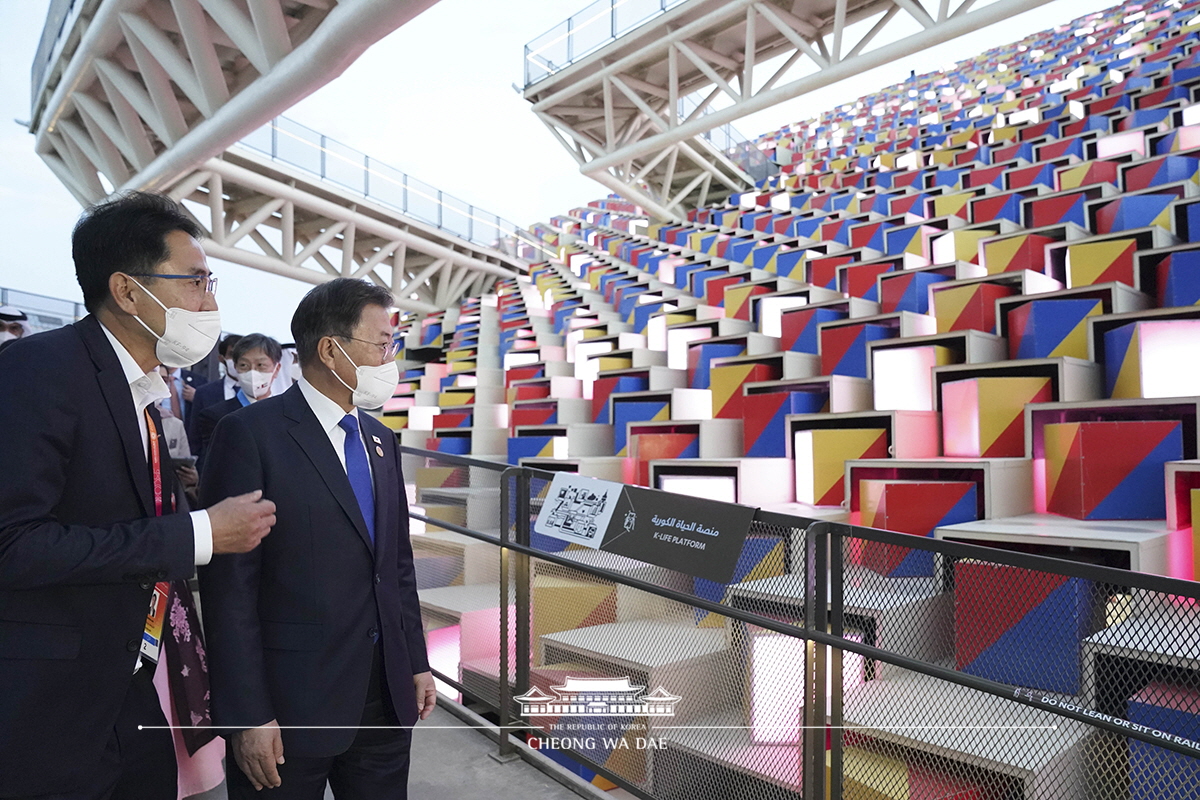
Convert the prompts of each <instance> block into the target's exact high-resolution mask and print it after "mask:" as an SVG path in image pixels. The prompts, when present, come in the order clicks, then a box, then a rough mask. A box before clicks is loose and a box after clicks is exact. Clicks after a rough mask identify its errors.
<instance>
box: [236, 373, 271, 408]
mask: <svg viewBox="0 0 1200 800" xmlns="http://www.w3.org/2000/svg"><path fill="white" fill-rule="evenodd" d="M277 371H278V370H273V371H271V372H259V371H258V370H256V369H251V370H247V371H246V372H239V373H237V381H238V385H239V386H241V387H242V392H244V393H245V395H246V397H248V398H250V399H251V400H260V399H262V398H263V397H265V396H266V395H267V393H268V392H270V391H271V381H273V380H275V372H277Z"/></svg>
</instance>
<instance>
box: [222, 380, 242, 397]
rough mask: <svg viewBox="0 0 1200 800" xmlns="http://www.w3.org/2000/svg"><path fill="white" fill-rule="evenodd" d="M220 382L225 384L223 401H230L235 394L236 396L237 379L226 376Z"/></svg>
mask: <svg viewBox="0 0 1200 800" xmlns="http://www.w3.org/2000/svg"><path fill="white" fill-rule="evenodd" d="M222 380H224V381H225V383H224V388H225V399H226V400H232V399H233V396H234V395H235V394H237V390H238V380H237V378H231V377H229V376H228V375H226V376H225V377H224V378H223V379H222Z"/></svg>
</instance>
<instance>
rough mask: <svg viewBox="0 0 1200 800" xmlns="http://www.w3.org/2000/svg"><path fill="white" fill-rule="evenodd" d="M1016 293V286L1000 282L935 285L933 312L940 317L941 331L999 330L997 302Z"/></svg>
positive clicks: (938, 327) (938, 324)
mask: <svg viewBox="0 0 1200 800" xmlns="http://www.w3.org/2000/svg"><path fill="white" fill-rule="evenodd" d="M1016 293H1017V291H1016V289H1014V288H1013V287H1011V286H1006V285H1003V284H998V283H968V284H966V285H963V286H947V287H945V288H942V287H937V288H935V289H934V290H933V315H934V317H936V318H937V330H938V333H947V332H949V331H965V330H977V331H983V332H985V333H992V332H993V331H994V330H995V329H996V301H997V300H998V299H1000V298H1001V297H1012V296H1013V295H1014V294H1016Z"/></svg>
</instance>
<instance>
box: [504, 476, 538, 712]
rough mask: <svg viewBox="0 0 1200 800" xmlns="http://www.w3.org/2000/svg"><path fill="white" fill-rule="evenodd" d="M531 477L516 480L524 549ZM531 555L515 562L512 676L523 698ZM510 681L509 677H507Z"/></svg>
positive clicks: (518, 535) (518, 557)
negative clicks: (514, 654) (515, 615)
mask: <svg viewBox="0 0 1200 800" xmlns="http://www.w3.org/2000/svg"><path fill="white" fill-rule="evenodd" d="M531 477H532V476H531V474H530V472H529V470H528V469H525V468H522V470H521V473H520V476H519V477H518V478H517V486H518V490H517V528H516V530H515V531H514V533H515V534H516V540H517V544H519V545H521V546H522V547H526V548H528V547H531V546H532V545H531V539H532V536H531V535H530V527H531V526H532V524H533V523H532V503H531V502H530V500H531V498H530V494H531V487H532V480H531ZM527 553H528V551H522V552H518V553H517V554H516V557H515V558H514V559H513V572H514V573H515V574H514V578H513V579H514V581H515V582H516V590H517V591H516V597H515V598H514V605H515V607H516V614H517V620H516V651H517V652H516V659H517V663H516V672H515V674H514V675H513V683H514V688H515V689H516V691H517V692H519V693H521V694H524V693H525V692H527V691H529V667H530V658H531V656H532V653H533V649H532V647H531V644H532V642H531V638H530V637H531V632H530V630H529V617H530V614H531V611H532V608H531V603H532V597H531V593H530V583H531V580H530V574H529V555H528V554H527ZM505 680H507V675H506V676H505Z"/></svg>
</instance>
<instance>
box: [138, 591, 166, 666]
mask: <svg viewBox="0 0 1200 800" xmlns="http://www.w3.org/2000/svg"><path fill="white" fill-rule="evenodd" d="M170 588H171V584H169V583H166V582H163V583H156V584H154V594H153V595H151V596H150V612H149V613H148V614H147V615H146V627H145V629H144V630H143V631H142V651H141V652H142V659H143V660H146V661H150V662H152V663H154V664H157V663H158V654H159V651H160V650H161V648H162V633H163V623H164V622H166V618H167V592H168V591H170Z"/></svg>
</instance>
